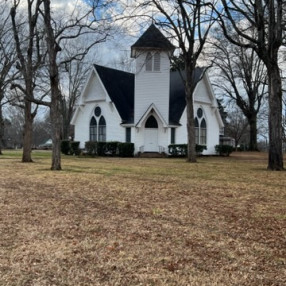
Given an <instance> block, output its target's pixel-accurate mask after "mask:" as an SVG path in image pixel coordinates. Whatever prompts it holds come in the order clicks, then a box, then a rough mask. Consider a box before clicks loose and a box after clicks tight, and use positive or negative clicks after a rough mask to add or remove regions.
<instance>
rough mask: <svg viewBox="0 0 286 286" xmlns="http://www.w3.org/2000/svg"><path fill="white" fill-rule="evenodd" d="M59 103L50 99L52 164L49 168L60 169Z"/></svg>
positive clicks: (60, 118)
mask: <svg viewBox="0 0 286 286" xmlns="http://www.w3.org/2000/svg"><path fill="white" fill-rule="evenodd" d="M60 114H61V113H60V108H59V104H57V101H56V100H53V101H52V104H51V109H50V115H51V127H52V141H53V152H52V166H51V170H61V169H62V167H61V127H62V117H61V116H60Z"/></svg>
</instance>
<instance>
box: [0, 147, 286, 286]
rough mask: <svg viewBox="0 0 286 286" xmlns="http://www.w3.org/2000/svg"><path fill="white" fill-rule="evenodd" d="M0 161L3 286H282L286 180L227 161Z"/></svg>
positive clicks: (39, 155)
mask: <svg viewBox="0 0 286 286" xmlns="http://www.w3.org/2000/svg"><path fill="white" fill-rule="evenodd" d="M34 160H35V163H32V164H23V163H20V153H19V152H8V151H7V152H6V155H4V156H1V157H0V234H1V236H0V285H1V286H8V285H9V286H10V285H13V286H14V285H15V286H16V285H19V286H28V285H29V286H30V285H31V286H32V285H33V286H48V285H49V286H52V285H53V286H66V285H73V286H80V285H92V286H93V285H94V286H97V285H102V286H104V285H114V286H115V285H119V286H128V285H144V286H145V285H146V286H147V285H156V286H163V285H183V286H184V285H200V286H201V285H286V173H285V172H270V171H267V170H266V166H267V163H266V155H265V154H263V153H261V154H260V153H240V154H233V155H232V156H231V157H229V158H219V157H217V158H216V157H206V158H204V157H203V158H199V160H198V161H199V162H198V163H197V164H188V163H186V162H185V160H184V159H138V158H134V159H120V158H76V157H63V162H62V165H63V168H64V170H63V171H60V172H55V171H54V172H53V171H50V170H49V168H50V154H49V153H48V152H39V151H38V152H35V153H34Z"/></svg>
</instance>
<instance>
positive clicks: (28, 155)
mask: <svg viewBox="0 0 286 286" xmlns="http://www.w3.org/2000/svg"><path fill="white" fill-rule="evenodd" d="M31 108H32V103H31V102H29V101H25V123H24V129H23V154H22V162H23V163H30V162H33V160H32V135H33V116H32V114H31Z"/></svg>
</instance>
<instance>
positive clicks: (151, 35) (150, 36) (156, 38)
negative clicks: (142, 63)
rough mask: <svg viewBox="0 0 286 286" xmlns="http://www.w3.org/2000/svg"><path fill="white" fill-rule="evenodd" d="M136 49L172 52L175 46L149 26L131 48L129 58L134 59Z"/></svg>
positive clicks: (156, 29) (153, 26)
mask: <svg viewBox="0 0 286 286" xmlns="http://www.w3.org/2000/svg"><path fill="white" fill-rule="evenodd" d="M136 49H143V50H144V49H145V50H164V51H171V52H173V51H174V49H175V46H174V45H173V44H171V42H170V41H169V40H168V39H167V38H166V37H165V36H164V35H163V34H162V33H161V31H160V30H159V29H158V28H157V27H156V26H155V24H151V26H149V28H148V29H147V30H146V31H145V32H144V33H143V34H142V35H141V37H140V38H139V39H138V40H137V41H136V42H135V43H134V44H133V45H132V46H131V57H135V51H136Z"/></svg>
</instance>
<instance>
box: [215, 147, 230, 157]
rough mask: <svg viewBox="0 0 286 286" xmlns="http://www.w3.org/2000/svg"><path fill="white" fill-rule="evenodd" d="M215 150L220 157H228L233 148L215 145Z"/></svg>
mask: <svg viewBox="0 0 286 286" xmlns="http://www.w3.org/2000/svg"><path fill="white" fill-rule="evenodd" d="M215 150H216V152H217V153H218V154H219V155H220V156H229V154H230V153H231V152H233V147H232V146H230V145H216V146H215Z"/></svg>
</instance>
